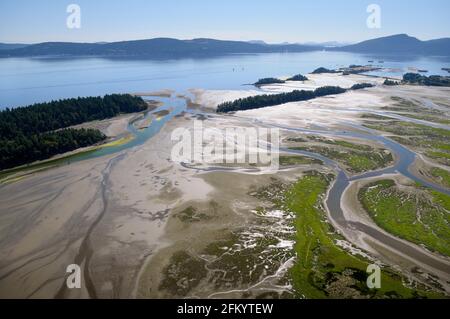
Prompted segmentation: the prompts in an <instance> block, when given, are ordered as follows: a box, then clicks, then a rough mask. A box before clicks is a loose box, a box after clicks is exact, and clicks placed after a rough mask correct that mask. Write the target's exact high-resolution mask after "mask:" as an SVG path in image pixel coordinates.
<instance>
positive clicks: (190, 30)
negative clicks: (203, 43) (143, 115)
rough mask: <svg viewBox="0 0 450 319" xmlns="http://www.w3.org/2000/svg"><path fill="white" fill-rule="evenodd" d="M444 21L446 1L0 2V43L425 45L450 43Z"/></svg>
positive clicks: (448, 7)
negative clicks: (391, 39) (376, 15)
mask: <svg viewBox="0 0 450 319" xmlns="http://www.w3.org/2000/svg"><path fill="white" fill-rule="evenodd" d="M69 4H77V5H79V7H80V10H81V11H80V12H81V13H80V28H68V27H67V24H66V21H67V18H68V16H69V15H70V13H67V11H66V10H67V6H68V5H69ZM370 4H377V5H378V6H379V8H380V10H381V11H380V28H369V27H368V26H367V18H368V17H369V15H370V13H367V7H368V5H370ZM449 13H450V1H449V0H369V1H367V0H220V1H219V0H0V42H7V43H38V42H45V41H68V42H101V41H106V42H111V41H120V40H133V39H148V38H155V37H172V38H178V39H193V38H215V39H226V40H242V41H249V40H263V41H266V42H268V43H281V42H291V43H304V42H325V41H339V42H358V41H362V40H367V39H371V38H377V37H381V36H387V35H392V34H399V33H407V34H409V35H411V36H415V37H417V38H419V39H421V40H428V39H435V38H442V37H450V19H449V18H448V14H449Z"/></svg>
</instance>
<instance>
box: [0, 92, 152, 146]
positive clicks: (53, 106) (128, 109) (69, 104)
mask: <svg viewBox="0 0 450 319" xmlns="http://www.w3.org/2000/svg"><path fill="white" fill-rule="evenodd" d="M146 108H147V105H146V103H145V101H144V100H143V99H142V98H140V97H135V96H132V95H129V94H112V95H106V96H104V97H84V98H76V99H66V100H59V101H52V102H48V103H39V104H33V105H31V106H27V107H18V108H15V109H12V110H10V109H6V110H4V111H1V112H0V139H5V138H14V137H15V136H17V135H18V134H20V133H23V134H24V135H29V134H37V133H44V132H49V131H54V130H57V129H61V128H65V127H69V126H72V125H77V124H81V123H84V122H89V121H94V120H103V119H107V118H111V117H114V116H116V115H118V114H120V113H133V112H140V111H144V110H145V109H146Z"/></svg>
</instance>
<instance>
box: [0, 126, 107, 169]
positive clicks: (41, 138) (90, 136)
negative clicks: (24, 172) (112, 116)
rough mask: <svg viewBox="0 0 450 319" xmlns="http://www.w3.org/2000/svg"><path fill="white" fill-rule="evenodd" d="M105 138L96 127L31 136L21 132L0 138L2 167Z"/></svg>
mask: <svg viewBox="0 0 450 319" xmlns="http://www.w3.org/2000/svg"><path fill="white" fill-rule="evenodd" d="M105 139H106V136H105V135H103V134H102V133H101V132H100V131H99V130H94V129H77V130H75V129H63V130H60V131H56V132H49V133H42V134H33V135H30V136H25V135H22V134H21V135H18V136H17V137H16V138H13V139H0V169H6V168H12V167H14V166H19V165H23V164H28V163H31V162H34V161H39V160H44V159H47V158H50V157H52V156H54V155H57V154H62V153H65V152H70V151H73V150H76V149H78V148H80V147H86V146H90V145H93V144H96V143H98V142H101V141H103V140H105Z"/></svg>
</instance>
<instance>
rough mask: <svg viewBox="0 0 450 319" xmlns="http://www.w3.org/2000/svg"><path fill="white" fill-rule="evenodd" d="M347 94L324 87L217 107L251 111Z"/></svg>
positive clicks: (336, 87)
mask: <svg viewBox="0 0 450 319" xmlns="http://www.w3.org/2000/svg"><path fill="white" fill-rule="evenodd" d="M344 92H346V90H345V89H343V88H340V87H338V86H324V87H321V88H317V89H316V90H314V91H305V90H301V91H299V90H295V91H293V92H289V93H280V94H265V95H257V96H251V97H247V98H244V99H238V100H236V101H232V102H225V103H222V104H220V105H218V106H217V112H219V113H227V112H235V111H242V110H250V109H259V108H262V107H268V106H274V105H279V104H284V103H289V102H298V101H306V100H311V99H314V98H316V97H321V96H325V95H332V94H340V93H344Z"/></svg>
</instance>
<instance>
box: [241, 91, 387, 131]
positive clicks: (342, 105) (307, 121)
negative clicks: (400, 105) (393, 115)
mask: <svg viewBox="0 0 450 319" xmlns="http://www.w3.org/2000/svg"><path fill="white" fill-rule="evenodd" d="M383 105H384V104H383V99H382V98H380V97H377V96H375V95H373V94H371V93H369V92H367V91H353V92H347V93H344V94H339V95H332V96H327V97H321V98H317V99H314V100H310V101H302V102H292V103H287V104H282V105H276V106H272V107H266V108H261V109H253V110H247V111H239V112H237V113H236V115H238V116H240V117H246V118H251V119H256V120H259V121H262V122H270V123H276V124H278V125H286V126H296V127H303V128H308V127H311V126H312V125H322V126H329V125H335V124H338V123H341V122H348V121H357V119H358V118H359V115H360V113H361V112H363V111H365V110H377V109H379V108H380V107H382V106H383Z"/></svg>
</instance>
